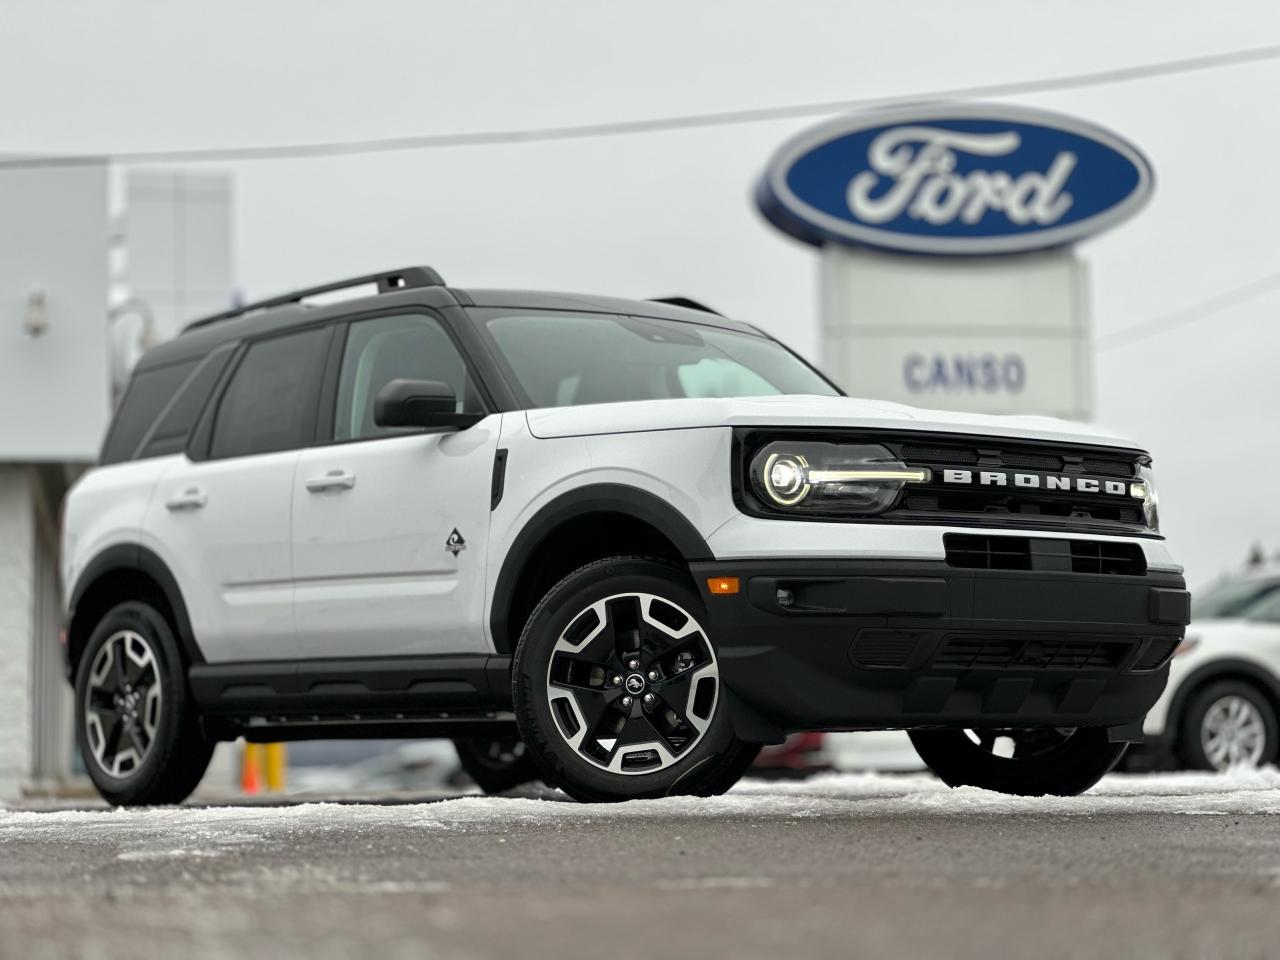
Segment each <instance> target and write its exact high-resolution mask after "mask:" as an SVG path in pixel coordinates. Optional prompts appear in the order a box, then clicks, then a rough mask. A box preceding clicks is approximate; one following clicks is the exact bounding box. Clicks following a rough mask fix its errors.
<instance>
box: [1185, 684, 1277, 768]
mask: <svg viewBox="0 0 1280 960" xmlns="http://www.w3.org/2000/svg"><path fill="white" fill-rule="evenodd" d="M1278 746H1280V737H1278V736H1277V727H1276V711H1275V708H1274V707H1273V706H1272V705H1271V701H1270V700H1268V699H1267V697H1266V695H1264V694H1263V693H1262V691H1260V690H1259V689H1258V688H1257V687H1255V686H1253V685H1252V684H1249V683H1244V682H1242V681H1239V680H1222V681H1219V682H1217V683H1211V684H1210V685H1209V686H1208V687H1206V688H1205V689H1204V690H1202V691H1200V692H1199V693H1197V694H1196V695H1195V696H1194V697H1193V698H1192V700H1191V702H1190V704H1188V706H1187V711H1186V713H1185V714H1184V716H1183V722H1182V735H1181V750H1182V757H1183V760H1184V761H1185V762H1186V764H1187V766H1189V767H1192V768H1193V769H1197V770H1228V769H1231V768H1232V767H1260V766H1262V765H1263V764H1265V763H1270V762H1271V761H1273V760H1274V759H1275V758H1276V751H1277V747H1278Z"/></svg>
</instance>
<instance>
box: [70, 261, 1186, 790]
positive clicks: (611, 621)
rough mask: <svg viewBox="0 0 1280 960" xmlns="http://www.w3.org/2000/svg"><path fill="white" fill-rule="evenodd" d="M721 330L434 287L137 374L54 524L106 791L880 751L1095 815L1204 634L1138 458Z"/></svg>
mask: <svg viewBox="0 0 1280 960" xmlns="http://www.w3.org/2000/svg"><path fill="white" fill-rule="evenodd" d="M361 285H370V286H372V287H376V290H372V291H371V295H368V296H365V297H363V298H360V299H347V300H345V301H343V302H339V303H329V304H328V305H323V306H318V305H314V304H309V303H307V302H306V301H308V300H310V299H314V297H315V296H316V295H319V294H325V293H330V292H333V291H337V290H344V289H346V288H352V289H358V288H359V287H360V286H361ZM348 292H350V291H348ZM696 306H697V305H695V304H687V305H686V306H680V305H676V304H675V303H674V302H649V301H645V302H640V301H625V300H614V299H607V298H602V297H590V296H577V295H553V294H545V293H527V292H516V291H495V290H462V289H458V288H454V287H449V286H447V285H446V284H445V283H444V281H443V280H442V279H441V278H440V276H439V275H438V274H437V273H436V272H435V271H434V270H431V269H430V268H427V267H414V268H409V269H404V270H398V271H392V272H388V273H384V274H379V275H375V276H370V277H360V278H356V279H354V280H351V281H345V282H342V283H336V284H329V285H326V286H322V287H317V288H314V289H311V290H304V291H299V292H296V293H292V294H289V295H287V296H283V297H278V298H275V299H272V300H267V301H264V302H261V303H256V304H252V305H249V306H246V307H243V308H241V309H238V310H235V311H232V312H229V313H225V314H221V315H219V316H215V317H210V318H208V319H205V320H201V321H198V322H196V323H193V324H191V325H190V326H189V327H187V329H186V330H185V331H184V332H183V333H182V335H181V336H179V337H177V338H176V339H174V340H172V341H170V342H168V343H165V344H162V345H160V346H158V347H156V348H155V349H153V350H151V351H150V352H149V353H147V354H146V355H145V356H144V357H143V358H142V360H141V361H140V362H139V363H138V365H137V368H136V369H135V371H134V373H133V377H132V380H131V382H130V385H129V387H128V390H127V392H126V393H125V395H124V397H123V400H122V402H121V403H120V406H119V409H118V411H117V413H116V416H115V418H114V421H113V423H112V426H111V428H110V431H109V433H108V436H107V438H106V441H105V445H104V447H103V452H102V456H101V462H100V463H99V465H98V466H97V467H96V469H94V470H92V471H90V472H89V473H88V474H87V475H85V476H84V477H83V478H82V479H81V480H80V482H79V483H77V485H76V486H75V489H74V490H73V491H72V493H71V495H70V497H69V500H68V503H67V505H66V509H65V518H64V523H65V530H64V550H63V557H64V561H63V562H64V571H63V573H64V576H65V583H66V587H67V611H66V613H67V629H66V656H67V671H68V677H69V678H70V679H71V680H72V681H73V682H74V684H75V693H76V696H75V702H76V713H77V723H76V728H77V734H78V737H79V742H80V748H81V750H82V752H83V755H84V760H85V764H86V765H87V768H88V770H89V774H90V776H91V777H92V778H93V780H94V782H95V784H96V785H97V787H98V789H99V790H100V791H101V793H102V795H103V796H104V797H105V798H106V799H107V800H109V801H111V802H112V803H116V804H144V803H172V802H178V801H180V800H182V799H183V798H184V797H186V796H187V795H188V794H189V793H190V791H191V790H192V789H193V788H194V787H195V786H196V784H197V783H198V781H199V780H200V777H201V776H202V774H203V773H204V770H205V768H206V766H207V764H208V761H209V757H210V752H211V750H212V748H213V744H214V743H215V742H216V741H219V740H228V739H234V738H240V737H243V738H245V739H246V740H248V741H275V740H289V739H301V738H320V737H324V738H330V737H366V736H372V737H384V736H427V737H451V738H455V739H457V740H459V741H461V742H464V744H474V743H475V742H477V741H480V742H488V743H502V742H515V741H519V742H521V743H522V745H523V753H521V754H520V756H521V757H523V758H525V762H528V763H531V764H533V765H534V768H535V769H536V773H537V775H538V776H540V777H542V778H544V779H545V780H547V781H548V782H549V783H552V784H554V785H557V786H559V787H561V788H562V789H564V790H565V791H566V792H567V793H569V794H570V795H572V796H573V797H576V798H578V799H580V800H593V801H605V800H624V799H628V798H635V797H656V796H664V795H669V794H677V793H680V794H696V795H708V794H716V793H720V792H722V791H724V790H727V789H728V788H729V787H730V786H731V785H732V784H733V783H734V782H735V781H736V780H737V779H738V778H739V777H740V776H741V774H742V773H743V771H744V770H745V769H746V768H747V767H748V765H749V764H750V763H751V761H752V758H753V757H754V756H755V754H756V753H757V751H758V750H759V749H760V745H761V744H765V743H776V742H778V741H780V740H781V739H782V738H783V737H784V736H785V735H786V734H787V733H788V732H791V731H806V730H808V731H815V730H868V729H888V728H905V729H907V730H909V731H910V735H911V737H912V740H913V741H914V744H915V746H916V748H917V750H918V751H919V753H920V755H921V757H922V758H923V760H924V761H925V763H927V764H928V765H929V766H930V767H931V768H932V769H933V770H934V771H935V772H936V773H937V774H938V775H939V776H940V777H941V778H942V779H943V780H945V781H946V782H947V783H949V784H952V785H959V784H969V785H974V786H979V787H985V788H989V789H992V790H1000V791H1005V792H1009V793H1019V794H1044V793H1053V794H1073V793H1078V792H1080V791H1083V790H1086V789H1088V788H1089V787H1090V786H1092V785H1093V784H1094V783H1095V782H1096V781H1097V780H1098V779H1099V778H1100V777H1101V776H1103V774H1105V773H1106V772H1107V771H1108V770H1109V769H1111V767H1112V766H1113V765H1115V763H1116V762H1117V761H1118V760H1119V758H1120V756H1121V754H1122V753H1123V752H1124V750H1125V748H1126V745H1127V744H1128V743H1129V742H1131V741H1133V740H1136V739H1139V738H1140V737H1141V730H1142V720H1143V717H1144V715H1145V714H1146V712H1147V710H1148V709H1149V708H1150V707H1151V705H1152V704H1153V703H1155V701H1156V699H1157V698H1158V697H1159V696H1160V693H1161V690H1162V689H1163V688H1164V685H1165V680H1166V677H1167V674H1168V663H1169V658H1170V656H1171V654H1172V653H1173V651H1174V649H1175V647H1177V646H1178V643H1179V641H1180V640H1181V639H1182V635H1183V627H1184V624H1185V623H1186V621H1187V618H1188V606H1189V598H1188V595H1187V593H1186V591H1185V590H1184V583H1183V579H1182V577H1181V569H1180V568H1179V567H1178V566H1177V565H1176V564H1175V563H1174V561H1173V560H1172V559H1171V557H1170V555H1169V552H1168V550H1167V549H1166V546H1165V542H1164V540H1163V539H1162V538H1161V536H1160V534H1159V531H1158V518H1157V503H1156V493H1155V488H1154V486H1153V483H1152V475H1151V463H1150V458H1149V457H1148V455H1147V454H1146V453H1144V452H1143V451H1142V450H1140V449H1138V448H1136V447H1135V446H1134V445H1133V444H1131V443H1129V442H1127V441H1125V440H1122V439H1119V438H1117V437H1114V436H1111V435H1109V434H1106V433H1103V432H1100V431H1099V430H1097V429H1095V428H1093V427H1087V426H1082V425H1077V424H1071V423H1066V422H1062V421H1056V420H1051V419H1043V418H1029V417H989V416H974V415H967V414H966V415H961V414H955V413H944V412H936V411H926V410H916V409H912V408H909V407H905V406H899V405H896V404H891V403H880V402H873V401H868V400H859V399H855V398H851V397H846V396H844V395H843V394H842V392H841V391H840V389H839V388H838V387H836V386H835V385H834V384H832V383H831V382H830V381H829V380H827V379H826V378H824V377H823V376H822V375H821V374H820V373H818V372H817V371H816V370H814V369H813V368H812V367H810V366H809V365H808V364H806V363H805V362H804V361H803V360H801V359H800V358H799V357H798V356H796V355H795V354H794V353H792V352H790V351H789V350H788V349H787V348H785V347H784V346H782V345H781V344H779V343H778V342H777V341H776V340H774V339H772V338H771V337H769V336H767V335H765V334H764V333H762V332H761V331H760V330H757V329H755V328H754V327H752V326H750V325H748V324H745V323H740V322H736V321H733V320H729V319H726V318H724V317H722V316H719V315H717V314H715V313H712V312H710V311H708V310H705V309H694V308H693V307H696ZM499 752H501V751H499ZM483 753H484V752H483V751H480V754H481V755H483ZM473 759H474V758H473Z"/></svg>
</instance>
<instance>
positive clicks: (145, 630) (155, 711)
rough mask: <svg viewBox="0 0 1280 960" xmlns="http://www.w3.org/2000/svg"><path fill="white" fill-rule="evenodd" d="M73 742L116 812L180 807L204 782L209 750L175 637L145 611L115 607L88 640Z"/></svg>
mask: <svg viewBox="0 0 1280 960" xmlns="http://www.w3.org/2000/svg"><path fill="white" fill-rule="evenodd" d="M76 736H77V740H78V742H79V746H80V753H81V756H82V757H83V758H84V765H85V769H86V770H88V772H89V777H90V779H92V780H93V783H94V786H96V787H97V788H98V792H99V793H100V794H102V797H103V799H105V800H107V801H108V802H109V803H113V804H116V805H118V806H136V805H142V804H162V803H180V802H182V801H183V800H185V799H186V798H187V796H188V795H189V794H190V793H191V791H192V790H194V789H195V788H196V786H197V785H198V784H199V783H200V779H201V778H202V777H203V776H204V773H205V770H206V769H207V768H208V766H209V759H210V757H211V756H212V755H213V744H212V743H209V742H208V741H206V740H205V738H204V737H203V736H202V734H201V732H200V728H199V723H198V718H197V716H196V711H195V707H194V704H192V703H191V700H190V698H189V696H188V694H187V682H186V676H185V671H184V669H183V662H182V655H181V652H180V651H179V649H178V644H177V641H176V640H175V639H174V636H173V631H172V630H171V629H170V628H169V624H168V623H167V622H166V621H165V619H164V617H163V616H162V615H161V614H160V613H159V611H157V610H156V609H155V608H154V607H152V606H150V605H149V604H146V603H140V602H129V603H122V604H120V605H119V606H116V607H113V608H112V609H111V610H110V611H109V612H108V613H107V614H106V616H104V617H103V618H102V620H101V621H100V622H99V623H98V625H97V627H95V628H94V631H93V634H92V635H91V636H90V637H89V643H88V644H87V646H86V647H85V651H84V655H83V656H82V657H81V658H80V663H79V665H78V667H77V670H76Z"/></svg>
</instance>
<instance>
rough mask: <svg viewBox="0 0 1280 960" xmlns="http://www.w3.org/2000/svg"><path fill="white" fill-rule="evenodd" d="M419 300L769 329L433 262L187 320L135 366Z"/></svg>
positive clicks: (191, 355) (685, 309)
mask: <svg viewBox="0 0 1280 960" xmlns="http://www.w3.org/2000/svg"><path fill="white" fill-rule="evenodd" d="M368 285H376V286H377V290H378V292H377V293H376V294H370V295H369V296H367V297H359V298H351V299H347V300H343V301H341V302H339V303H330V304H325V305H316V304H308V303H305V302H303V301H304V300H305V299H307V298H309V297H315V296H319V295H322V294H328V293H334V292H337V291H340V290H346V289H351V288H355V287H360V286H368ZM668 299H669V300H670V299H674V300H679V301H681V302H687V303H691V304H692V303H694V302H695V301H690V300H685V299H684V298H668ZM413 304H426V305H428V306H435V307H447V306H462V307H497V308H520V309H526V310H573V311H592V312H597V313H619V314H628V315H631V316H641V317H656V318H659V319H664V320H679V321H683V322H686V323H698V324H702V325H704V326H712V327H719V328H721V329H725V330H735V331H739V332H742V333H752V334H756V335H760V336H764V335H765V334H764V333H763V332H762V331H761V330H760V329H759V328H757V327H754V326H752V325H751V324H749V323H743V322H741V321H738V320H730V319H728V318H727V317H723V316H720V315H719V314H717V313H714V312H711V311H710V310H708V309H705V308H704V309H697V308H693V307H684V306H677V305H675V304H673V303H671V302H668V301H666V300H627V299H623V298H620V297H602V296H595V295H592V294H580V293H551V292H546V291H536V290H490V289H481V290H473V289H460V288H457V287H449V286H446V285H445V282H444V279H443V278H442V277H441V276H440V274H438V273H437V272H436V271H435V270H433V269H432V268H430V267H405V268H401V269H399V270H389V271H384V272H382V273H376V274H367V275H364V276H360V277H354V278H352V279H350V280H342V281H338V282H336V283H327V284H323V285H320V286H316V287H308V288H305V289H302V290H296V291H294V292H292V293H287V294H283V295H280V296H275V297H270V298H268V299H266V300H259V301H255V302H253V303H248V304H245V305H244V306H242V307H238V308H236V309H234V310H228V311H225V312H223V313H218V314H214V315H213V316H210V317H204V318H202V319H199V320H196V321H194V322H192V323H190V324H188V325H187V326H186V327H185V328H184V329H183V332H182V333H181V335H179V336H178V337H175V338H174V339H172V340H169V341H167V342H165V343H162V344H160V345H159V346H157V347H154V348H153V349H151V350H149V351H148V352H147V354H146V355H145V356H144V357H143V358H142V359H141V360H140V361H139V362H138V365H137V368H138V369H139V370H142V369H148V368H151V367H158V366H165V365H167V364H170V363H177V362H180V361H182V360H188V359H191V358H194V357H202V356H204V355H205V354H207V353H209V352H210V351H211V350H213V349H214V348H216V347H217V346H219V345H220V344H223V343H228V342H230V341H234V340H240V339H243V338H245V337H252V336H259V335H262V334H264V333H274V332H276V331H283V330H288V329H291V328H293V327H300V326H305V325H307V324H308V323H313V322H315V323H319V322H324V321H327V320H331V319H333V318H334V317H340V316H346V315H348V314H351V313H353V312H357V311H361V310H367V309H369V308H370V307H384V306H386V307H398V306H410V305H413Z"/></svg>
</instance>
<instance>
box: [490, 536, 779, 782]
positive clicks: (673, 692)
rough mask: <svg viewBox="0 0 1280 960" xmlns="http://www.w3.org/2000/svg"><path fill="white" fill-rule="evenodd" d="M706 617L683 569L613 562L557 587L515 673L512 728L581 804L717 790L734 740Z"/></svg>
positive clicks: (731, 762) (748, 751) (741, 759)
mask: <svg viewBox="0 0 1280 960" xmlns="http://www.w3.org/2000/svg"><path fill="white" fill-rule="evenodd" d="M705 622H706V613H705V611H704V610H703V606H702V600H701V598H700V597H699V596H698V594H697V593H696V592H695V591H694V588H693V585H692V584H691V583H690V582H689V577H688V574H687V573H686V572H684V571H683V570H679V569H677V568H675V567H672V566H670V565H668V564H666V563H663V562H661V561H657V560H650V559H644V558H636V557H615V558H611V559H607V560H600V561H597V562H595V563H591V564H588V565H587V566H585V567H582V568H581V569H579V570H577V571H576V572H575V573H572V574H570V575H569V576H568V577H566V578H565V579H564V580H562V581H560V583H558V584H556V586H554V587H553V588H552V589H551V590H550V591H549V592H548V593H547V595H546V596H545V597H543V599H542V602H541V603H539V604H538V606H537V608H536V609H535V610H534V611H533V613H532V614H531V615H530V617H529V621H528V623H527V624H526V625H525V628H524V632H523V633H522V635H521V637H520V645H519V647H518V648H517V650H516V657H515V664H514V669H513V682H514V691H513V694H514V699H515V707H516V721H517V722H518V724H519V726H520V733H521V736H522V737H523V738H524V741H525V743H526V745H527V746H528V748H529V752H530V755H531V756H532V757H533V759H534V760H535V762H536V763H537V764H538V766H539V767H540V768H541V769H542V771H543V773H544V774H545V779H546V780H547V781H548V782H549V783H551V784H553V785H555V786H558V787H560V788H561V789H562V790H564V791H565V792H566V793H568V794H569V795H570V796H572V797H574V798H575V799H578V800H583V801H597V802H599V801H618V800H631V799H638V798H642V797H662V796H669V795H672V794H694V795H701V796H706V795H709V794H715V793H722V792H724V791H725V790H728V789H729V787H731V786H732V785H733V783H734V782H735V781H736V780H737V778H738V777H740V776H741V775H742V773H743V772H744V771H745V769H746V767H747V765H748V763H749V760H750V757H751V756H753V755H754V751H753V748H752V747H749V746H747V745H745V744H743V743H742V741H740V740H739V739H738V738H737V737H736V736H734V733H733V729H732V727H731V725H730V721H729V716H728V712H729V711H728V705H727V703H726V697H725V696H724V691H723V690H722V689H721V684H720V668H719V663H718V661H717V659H716V653H715V648H714V646H713V645H712V643H711V639H710V638H709V637H708V635H707V631H706V628H705V627H704V625H703V624H704V623H705Z"/></svg>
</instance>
